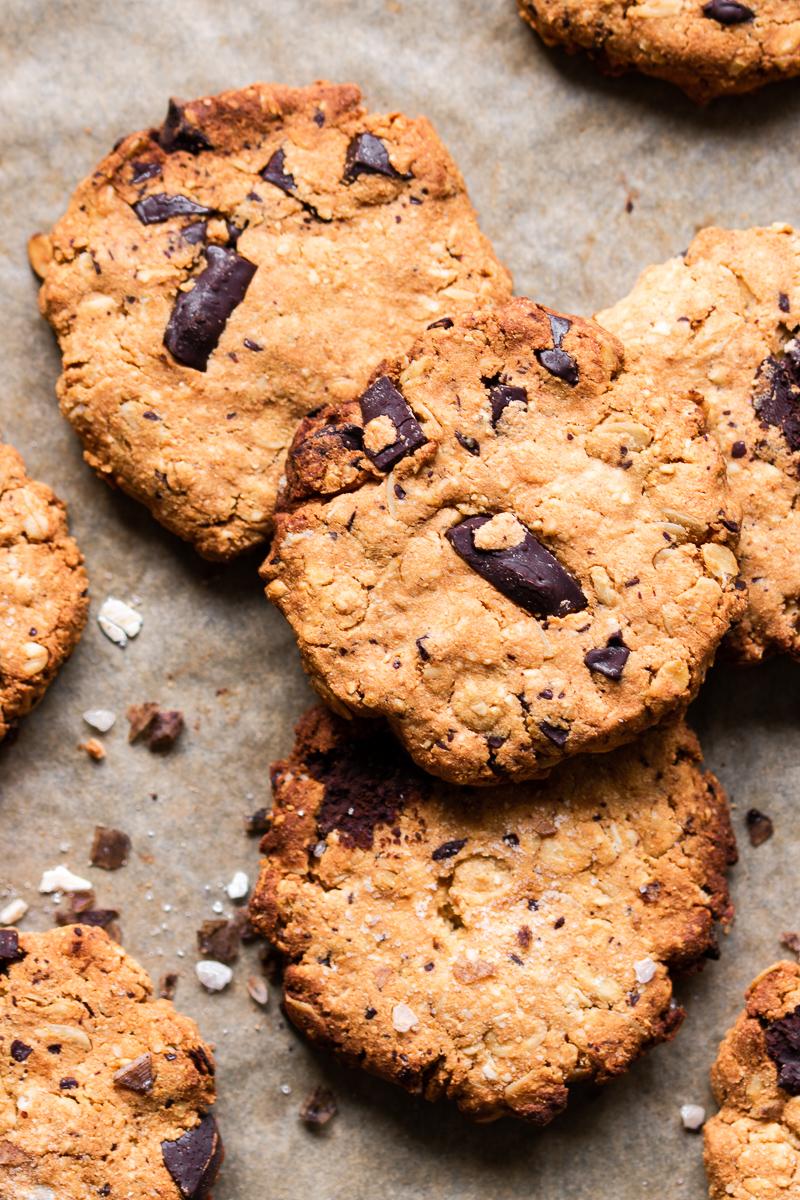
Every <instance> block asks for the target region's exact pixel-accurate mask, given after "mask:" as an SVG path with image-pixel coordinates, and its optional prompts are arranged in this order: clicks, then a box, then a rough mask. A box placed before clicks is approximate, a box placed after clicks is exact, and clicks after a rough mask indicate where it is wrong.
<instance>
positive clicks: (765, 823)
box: [744, 808, 775, 846]
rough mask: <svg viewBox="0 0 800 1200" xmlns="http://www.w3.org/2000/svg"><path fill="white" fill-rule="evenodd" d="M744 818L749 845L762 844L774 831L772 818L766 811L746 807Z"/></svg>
mask: <svg viewBox="0 0 800 1200" xmlns="http://www.w3.org/2000/svg"><path fill="white" fill-rule="evenodd" d="M744 820H745V824H746V825H747V834H748V837H749V838H750V845H751V846H763V845H764V842H768V841H769V839H770V838H771V837H772V835H773V833H774V832H775V827H774V825H773V824H772V820H771V819H770V818H769V817H768V816H767V814H766V813H762V812H759V810H758V809H757V808H750V809H748V810H747V813H746V815H745V818H744Z"/></svg>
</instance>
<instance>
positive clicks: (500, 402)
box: [489, 383, 528, 426]
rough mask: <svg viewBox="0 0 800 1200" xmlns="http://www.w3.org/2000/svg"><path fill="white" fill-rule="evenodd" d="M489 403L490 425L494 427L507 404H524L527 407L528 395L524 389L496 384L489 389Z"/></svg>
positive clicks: (505, 384)
mask: <svg viewBox="0 0 800 1200" xmlns="http://www.w3.org/2000/svg"><path fill="white" fill-rule="evenodd" d="M489 403H490V405H491V406H492V425H495V426H496V425H497V422H498V421H499V420H500V418H501V417H502V415H503V413H504V412H505V410H506V409H507V408H508V406H509V404H524V405H525V406H526V407H527V404H528V393H527V392H526V391H525V388H524V387H514V386H513V385H512V384H508V383H498V384H496V385H495V386H494V387H491V388H489Z"/></svg>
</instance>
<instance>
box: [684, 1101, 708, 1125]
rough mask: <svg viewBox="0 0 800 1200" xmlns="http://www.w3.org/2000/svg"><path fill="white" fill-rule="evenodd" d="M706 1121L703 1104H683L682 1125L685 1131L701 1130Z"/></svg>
mask: <svg viewBox="0 0 800 1200" xmlns="http://www.w3.org/2000/svg"><path fill="white" fill-rule="evenodd" d="M705 1119H706V1110H705V1109H704V1108H703V1106H702V1104H682V1105H681V1123H682V1125H683V1128H684V1129H691V1130H696V1129H700V1128H701V1126H702V1125H703V1122H704V1121H705Z"/></svg>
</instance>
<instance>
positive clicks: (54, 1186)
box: [0, 925, 223, 1200]
mask: <svg viewBox="0 0 800 1200" xmlns="http://www.w3.org/2000/svg"><path fill="white" fill-rule="evenodd" d="M152 990H153V989H152V984H151V982H150V979H149V977H148V976H147V974H146V973H145V972H144V971H143V970H142V968H141V967H140V966H139V965H138V964H137V963H135V962H134V961H133V959H131V958H130V957H129V956H128V955H127V954H125V952H124V951H123V950H122V949H121V948H120V947H119V946H118V945H117V944H116V943H115V942H113V941H111V939H110V938H109V937H108V935H107V934H106V933H105V932H104V931H103V930H102V929H98V928H94V927H91V926H81V925H71V926H69V927H67V928H65V929H57V930H52V931H50V932H48V933H19V934H18V933H17V931H16V930H9V929H4V930H0V1195H2V1196H3V1197H4V1200H32V1198H33V1197H35V1200H85V1198H86V1197H87V1196H107V1197H110V1198H111V1200H114V1197H118V1198H119V1200H123V1198H124V1200H181V1198H182V1200H205V1197H207V1196H208V1195H209V1194H210V1193H209V1190H210V1188H211V1187H212V1185H213V1183H214V1179H215V1178H216V1174H217V1171H218V1169H219V1166H220V1163H221V1162H222V1154H223V1151H222V1143H221V1141H220V1138H219V1134H218V1132H217V1128H216V1123H215V1121H214V1117H213V1116H212V1115H211V1114H210V1113H209V1112H208V1109H209V1106H210V1105H211V1104H212V1103H213V1100H214V1078H213V1076H214V1060H213V1057H212V1054H211V1051H210V1049H209V1047H208V1046H207V1045H205V1044H204V1043H203V1042H202V1041H201V1039H200V1036H199V1034H198V1031H197V1028H196V1026H195V1024H194V1022H193V1021H191V1020H190V1019H189V1018H188V1017H184V1016H182V1015H181V1014H180V1013H178V1012H176V1011H175V1009H174V1007H173V1005H172V1003H171V1002H170V1001H168V1000H156V999H153V997H152Z"/></svg>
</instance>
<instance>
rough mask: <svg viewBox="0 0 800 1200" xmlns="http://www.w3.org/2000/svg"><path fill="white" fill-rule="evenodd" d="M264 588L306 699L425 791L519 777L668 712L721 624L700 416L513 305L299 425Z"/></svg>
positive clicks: (729, 507) (718, 473) (578, 328)
mask: <svg viewBox="0 0 800 1200" xmlns="http://www.w3.org/2000/svg"><path fill="white" fill-rule="evenodd" d="M281 503H282V506H284V507H285V509H286V511H282V512H281V513H280V514H279V516H278V518H277V522H276V533H275V538H274V540H273V545H272V550H271V553H270V556H269V558H268V559H267V562H266V564H265V566H264V575H265V578H266V579H267V581H268V587H267V592H268V595H269V596H270V597H271V599H273V600H274V601H275V602H276V603H277V604H278V605H279V607H280V608H281V609H282V610H283V612H284V613H285V615H286V616H287V617H288V619H289V621H290V622H291V624H292V626H293V628H294V631H295V634H296V636H297V640H298V642H299V645H300V649H301V651H302V655H303V660H304V663H305V665H306V668H307V670H308V672H309V674H310V676H311V679H312V682H313V683H314V684H315V686H316V687H317V689H318V690H319V691H320V693H321V694H322V695H323V697H327V698H328V699H329V700H330V701H331V702H332V703H333V704H334V705H335V706H338V707H339V709H340V710H343V711H344V710H346V711H349V712H352V713H354V714H357V715H362V716H385V717H387V718H388V719H389V721H390V723H391V725H392V728H393V729H394V731H395V733H396V734H397V735H398V736H399V737H400V738H401V740H402V741H403V742H404V743H405V745H406V747H407V748H408V750H409V751H410V752H411V754H412V756H413V757H414V758H415V759H416V760H417V762H418V763H420V765H421V766H423V767H424V768H425V769H426V770H428V771H430V772H432V773H433V774H434V775H440V776H441V777H443V778H445V779H449V780H451V781H453V782H456V783H465V784H476V783H492V782H496V781H497V779H498V778H507V779H516V780H520V779H530V778H533V777H535V776H537V775H541V774H543V773H546V771H547V770H549V769H550V768H551V767H552V766H554V765H555V764H556V763H557V762H559V761H560V760H561V759H563V758H566V757H568V756H570V755H573V754H578V753H581V752H584V751H599V750H609V749H611V748H613V747H614V746H616V745H619V744H621V743H622V742H624V741H629V740H631V739H632V738H633V737H634V736H635V735H636V733H638V732H639V731H641V730H642V729H644V728H647V727H649V726H650V725H653V724H655V723H656V722H657V721H659V720H661V719H662V718H663V717H665V716H666V715H667V714H668V713H670V712H672V711H674V710H676V709H678V708H680V707H681V706H684V705H685V704H686V703H688V701H689V699H690V697H691V696H693V695H694V693H695V691H696V690H697V688H698V687H699V685H700V682H701V681H702V679H703V675H704V673H705V670H706V667H707V666H708V664H709V662H710V660H711V658H712V656H713V654H714V650H715V648H716V645H717V643H718V641H719V639H720V638H721V637H722V635H723V633H724V632H725V630H726V629H727V628H728V625H729V622H730V620H731V618H732V616H734V615H736V613H738V611H740V608H741V605H742V603H743V601H742V599H741V595H740V592H739V591H738V590H737V579H736V574H737V566H736V559H735V557H734V553H733V549H732V547H735V540H736V533H737V530H738V521H739V514H738V510H737V508H736V506H735V505H734V504H733V503H732V501H731V498H730V496H729V494H728V488H727V483H726V480H725V468H724V462H723V459H722V456H721V455H720V453H719V450H718V448H717V446H716V444H715V443H714V441H713V439H711V438H709V437H708V435H707V433H706V431H705V425H704V421H703V416H702V413H701V411H700V408H699V407H698V405H697V404H696V403H695V401H694V399H693V398H692V397H691V396H690V395H688V394H687V393H686V392H682V391H680V390H679V389H676V388H675V387H674V386H673V382H672V380H671V378H670V376H669V374H668V373H664V374H660V375H659V374H655V373H653V374H649V373H647V372H646V371H645V370H644V369H639V368H638V367H637V370H636V371H629V370H627V369H626V367H625V364H624V362H623V356H622V348H621V346H620V344H619V342H618V341H617V340H616V339H615V338H614V337H612V336H611V335H610V334H608V333H607V332H605V331H604V330H602V329H600V327H599V326H597V325H596V324H594V323H593V322H590V321H583V320H579V319H578V318H574V317H565V316H561V315H559V314H557V313H554V312H551V311H550V310H548V309H544V308H541V307H540V306H538V305H536V304H534V303H533V302H532V301H530V300H525V299H522V298H517V299H515V300H513V301H511V302H510V303H509V304H508V305H507V306H504V307H503V308H501V309H499V310H491V311H488V310H487V311H483V312H481V313H477V314H475V315H473V316H468V317H465V318H462V319H460V320H458V321H456V322H455V323H454V324H451V325H449V326H448V327H447V328H445V327H443V326H440V327H438V328H436V329H431V330H429V331H427V333H426V334H425V335H424V336H423V338H422V339H421V340H420V342H419V343H418V344H417V346H416V347H415V349H414V350H413V352H412V353H411V354H409V355H406V356H404V357H402V358H399V359H395V360H393V361H390V362H388V363H385V364H384V366H383V367H382V368H381V369H380V371H379V373H378V374H377V376H376V377H375V378H374V380H373V382H372V383H371V384H370V386H369V388H368V389H367V390H366V391H365V392H364V394H363V395H362V396H361V398H360V400H357V401H354V402H352V403H350V404H346V405H342V406H339V407H338V408H336V409H330V408H328V409H324V410H322V411H320V412H319V413H317V414H315V415H313V416H311V417H309V418H308V419H307V420H306V421H305V422H304V423H303V424H302V425H301V427H300V429H299V431H298V434H297V436H296V439H295V441H294V444H293V446H292V450H291V452H290V457H289V462H288V464H287V484H286V488H285V490H284V494H283V498H282V501H281Z"/></svg>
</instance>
